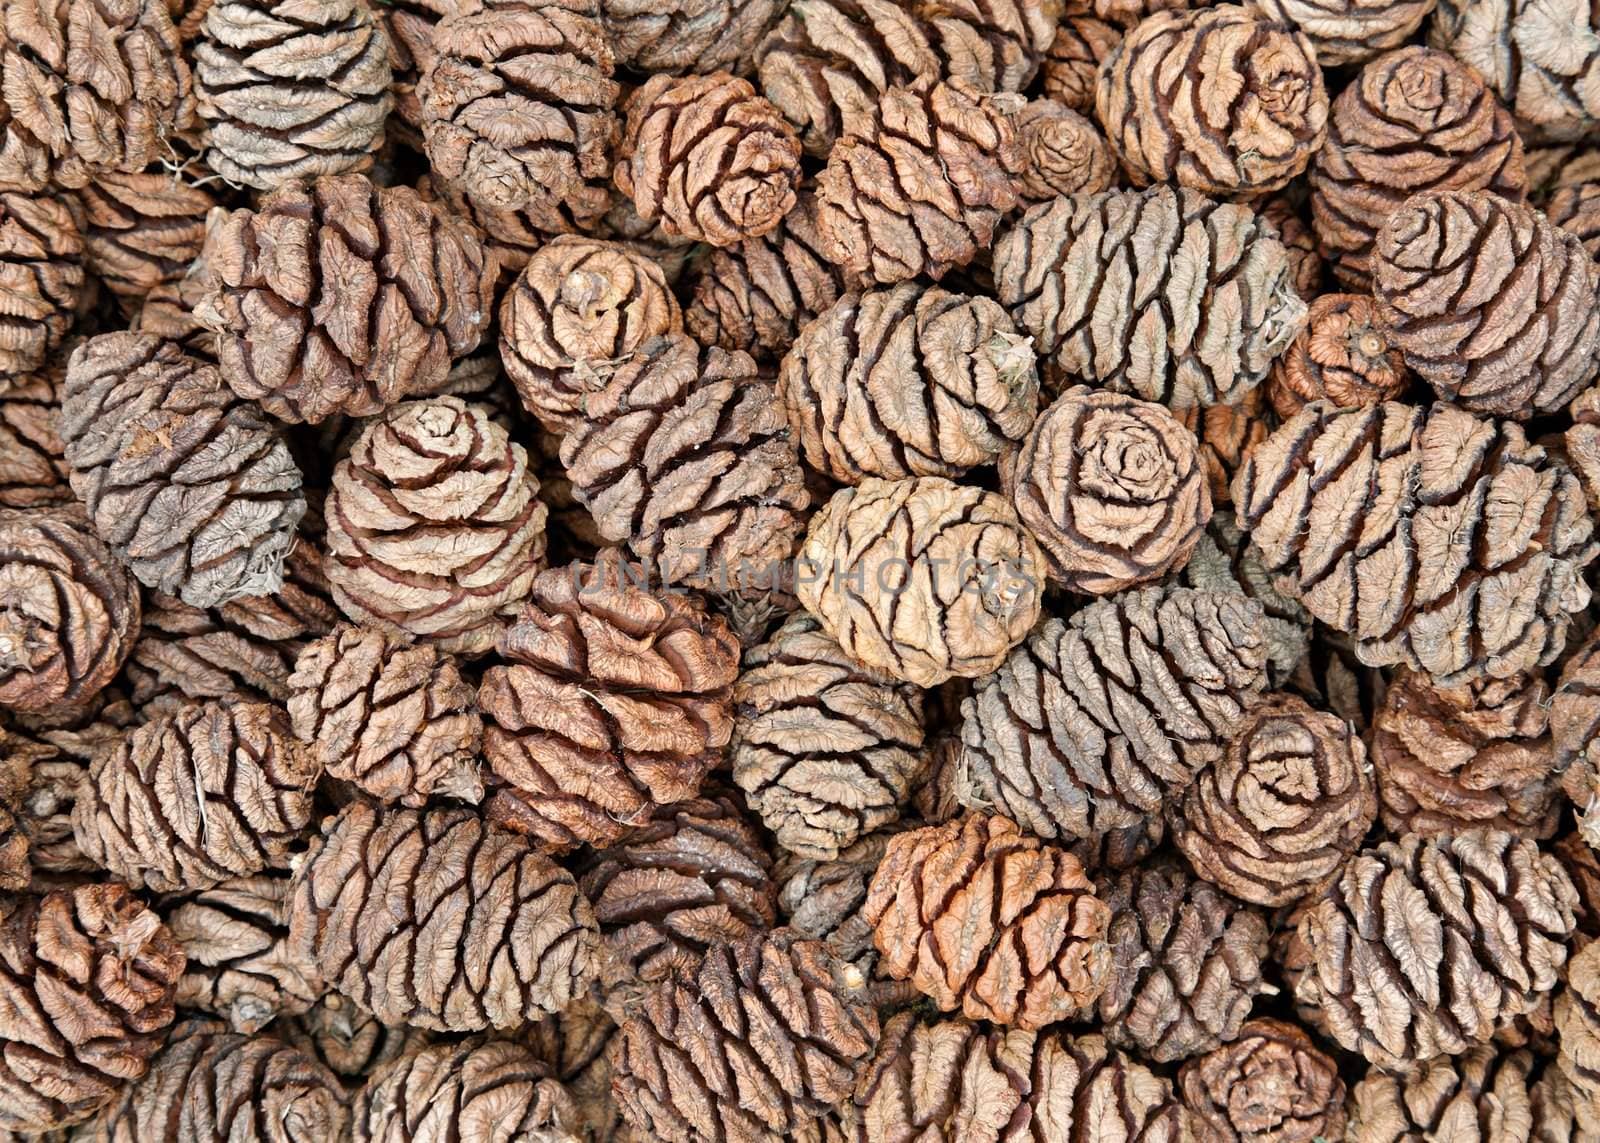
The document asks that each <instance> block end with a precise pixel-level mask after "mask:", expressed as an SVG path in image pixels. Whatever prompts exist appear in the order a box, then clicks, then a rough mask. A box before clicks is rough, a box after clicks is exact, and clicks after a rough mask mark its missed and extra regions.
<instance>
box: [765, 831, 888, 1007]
mask: <svg viewBox="0 0 1600 1143" xmlns="http://www.w3.org/2000/svg"><path fill="white" fill-rule="evenodd" d="M908 824H909V823H902V822H896V823H894V824H893V825H890V826H886V827H884V828H883V829H880V830H878V831H877V832H876V833H869V834H867V835H866V836H865V837H863V838H861V839H860V840H859V841H857V842H856V843H855V844H854V845H851V846H849V847H848V848H846V849H843V850H840V852H839V856H838V857H836V858H834V859H832V860H830V861H814V860H810V859H799V858H795V857H790V856H785V857H782V858H780V859H779V862H778V865H777V867H776V868H775V869H774V870H773V874H774V876H775V877H776V878H778V879H779V880H780V881H781V886H780V888H779V890H778V909H779V911H780V912H781V914H782V916H783V919H784V923H785V924H786V925H787V926H788V927H789V928H790V929H793V930H794V932H795V933H796V934H798V935H799V936H802V937H804V938H806V939H807V940H814V941H823V942H824V943H826V944H827V946H828V947H829V948H830V949H832V950H833V952H835V953H837V954H838V955H839V956H840V957H841V958H843V959H844V960H847V961H849V962H850V963H851V964H854V965H855V966H856V967H857V968H859V969H860V970H861V972H862V974H863V975H865V976H867V977H871V976H873V975H875V967H876V965H877V963H878V950H877V948H876V947H875V945H874V943H873V936H874V934H873V928H872V925H871V924H869V923H868V921H867V919H866V917H864V916H862V911H861V910H862V906H863V905H865V904H866V903H867V890H868V888H869V887H870V886H871V883H872V875H873V873H875V872H876V871H877V868H878V865H879V863H880V862H882V860H883V855H884V852H885V850H887V849H888V847H889V839H890V838H892V837H894V836H895V835H896V834H898V833H900V832H901V831H902V829H904V828H906V827H907V825H908Z"/></svg>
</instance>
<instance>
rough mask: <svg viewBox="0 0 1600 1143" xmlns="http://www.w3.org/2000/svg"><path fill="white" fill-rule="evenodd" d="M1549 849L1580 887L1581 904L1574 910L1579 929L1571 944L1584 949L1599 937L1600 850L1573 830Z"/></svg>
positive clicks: (1579, 899) (1578, 887) (1574, 882)
mask: <svg viewBox="0 0 1600 1143" xmlns="http://www.w3.org/2000/svg"><path fill="white" fill-rule="evenodd" d="M1550 852H1551V853H1553V854H1555V855H1556V858H1557V859H1558V860H1559V861H1560V862H1561V867H1562V868H1563V869H1565V870H1566V871H1567V876H1568V877H1570V878H1572V884H1573V886H1574V887H1575V888H1576V889H1577V890H1578V903H1577V905H1576V906H1575V907H1574V909H1573V915H1574V916H1576V917H1577V919H1578V929H1577V932H1576V933H1575V934H1574V935H1573V940H1572V947H1573V949H1574V950H1577V949H1582V948H1584V947H1585V946H1586V945H1588V944H1589V943H1590V942H1592V941H1593V940H1594V939H1595V938H1596V937H1600V851H1596V850H1595V849H1593V848H1592V847H1590V845H1589V844H1588V842H1586V841H1585V840H1584V838H1583V834H1581V833H1580V832H1578V831H1577V830H1573V831H1571V832H1570V833H1568V834H1566V835H1564V836H1563V837H1560V838H1557V839H1556V841H1555V842H1554V843H1553V844H1551V846H1550Z"/></svg>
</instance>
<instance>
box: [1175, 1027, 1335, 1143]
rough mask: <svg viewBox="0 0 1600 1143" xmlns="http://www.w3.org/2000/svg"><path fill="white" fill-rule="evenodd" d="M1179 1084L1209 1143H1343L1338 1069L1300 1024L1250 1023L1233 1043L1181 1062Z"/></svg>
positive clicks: (1202, 1133)
mask: <svg viewBox="0 0 1600 1143" xmlns="http://www.w3.org/2000/svg"><path fill="white" fill-rule="evenodd" d="M1178 1084H1179V1090H1180V1091H1181V1092H1182V1093H1183V1102H1184V1105H1185V1106H1186V1107H1188V1109H1189V1110H1190V1111H1192V1112H1193V1113H1194V1115H1195V1118H1196V1119H1197V1120H1198V1123H1197V1129H1198V1133H1199V1134H1200V1135H1201V1137H1202V1138H1204V1139H1206V1140H1208V1141H1211V1143H1246V1141H1249V1143H1314V1141H1315V1140H1317V1139H1319V1138H1320V1139H1323V1140H1329V1139H1343V1138H1344V1127H1345V1110H1344V1102H1345V1087H1344V1080H1342V1079H1340V1078H1339V1066H1338V1064H1337V1063H1335V1062H1334V1060H1333V1059H1332V1057H1330V1056H1328V1055H1327V1054H1326V1053H1324V1052H1323V1051H1321V1049H1319V1048H1318V1047H1317V1046H1316V1044H1315V1043H1313V1042H1312V1039H1311V1037H1310V1036H1308V1035H1306V1032H1305V1029H1303V1028H1301V1027H1300V1026H1299V1025H1298V1024H1289V1023H1286V1022H1285V1021H1282V1020H1274V1019H1271V1018H1270V1017H1261V1018H1259V1019H1255V1020H1251V1021H1250V1022H1249V1023H1247V1024H1245V1025H1244V1026H1243V1027H1241V1028H1240V1029H1239V1035H1238V1037H1237V1038H1236V1039H1234V1040H1233V1041H1232V1042H1231V1043H1227V1044H1224V1045H1222V1046H1221V1047H1219V1048H1215V1049H1213V1050H1212V1051H1210V1052H1207V1053H1206V1054H1205V1055H1203V1056H1201V1057H1199V1058H1198V1059H1194V1060H1190V1061H1189V1062H1188V1063H1186V1064H1184V1065H1183V1068H1182V1070H1181V1071H1179V1072H1178Z"/></svg>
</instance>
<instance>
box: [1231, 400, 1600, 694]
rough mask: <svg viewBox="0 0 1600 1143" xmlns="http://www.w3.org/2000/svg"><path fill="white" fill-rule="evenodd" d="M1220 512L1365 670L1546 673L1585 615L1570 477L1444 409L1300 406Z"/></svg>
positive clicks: (1586, 555)
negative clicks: (1350, 645)
mask: <svg viewBox="0 0 1600 1143" xmlns="http://www.w3.org/2000/svg"><path fill="white" fill-rule="evenodd" d="M1233 502H1234V505H1235V508H1236V510H1237V512H1238V517H1239V522H1240V524H1241V525H1242V526H1243V527H1244V528H1245V530H1246V531H1248V532H1249V533H1250V539H1251V543H1252V546H1253V547H1254V548H1255V550H1256V552H1257V553H1258V554H1259V555H1260V557H1261V560H1262V563H1263V564H1265V565H1266V567H1267V570H1268V571H1270V572H1272V573H1273V574H1274V575H1275V576H1277V577H1278V582H1279V585H1280V587H1283V588H1284V589H1285V590H1287V591H1288V592H1289V593H1290V594H1292V595H1297V596H1298V597H1299V598H1300V601H1301V602H1302V603H1304V604H1305V606H1306V610H1308V611H1310V612H1311V614H1312V615H1313V616H1315V617H1316V618H1317V619H1319V620H1321V621H1322V622H1323V623H1326V624H1327V625H1328V626H1330V627H1332V628H1333V629H1334V630H1336V631H1341V632H1344V633H1346V634H1349V635H1351V636H1352V637H1353V638H1354V639H1355V641H1356V653H1357V655H1358V656H1359V658H1360V660H1361V662H1363V663H1365V664H1367V665H1369V666H1386V665H1389V664H1394V663H1405V664H1407V665H1409V666H1411V667H1413V668H1416V669H1419V670H1423V671H1427V672H1429V673H1431V674H1432V675H1433V676H1434V680H1435V681H1436V682H1437V683H1439V684H1440V685H1442V686H1454V685H1456V684H1458V683H1461V682H1469V681H1472V680H1473V679H1476V678H1481V677H1483V676H1484V675H1490V676H1493V677H1495V678H1509V677H1511V676H1512V675H1514V674H1516V673H1517V672H1519V671H1525V670H1531V669H1532V668H1534V667H1536V666H1540V665H1543V664H1547V663H1549V662H1550V661H1551V660H1553V659H1554V658H1555V657H1556V655H1557V654H1559V653H1560V651H1561V648H1562V645H1563V644H1564V643H1565V641H1566V636H1567V628H1568V624H1569V622H1570V619H1569V616H1570V615H1571V614H1572V613H1573V612H1576V611H1579V610H1581V609H1582V608H1583V607H1585V606H1586V605H1587V604H1588V601H1589V589H1588V588H1587V587H1586V586H1585V585H1584V583H1583V578H1582V574H1583V569H1584V567H1585V566H1587V565H1588V563H1589V562H1590V560H1591V559H1593V557H1594V554H1595V552H1596V545H1595V543H1594V539H1593V529H1592V525H1591V523H1590V520H1589V516H1588V512H1587V511H1586V509H1585V507H1584V503H1583V490H1582V488H1581V487H1580V486H1579V484H1578V480H1577V477H1575V476H1573V475H1572V473H1571V472H1569V471H1568V470H1567V468H1566V466H1565V465H1564V464H1562V463H1561V462H1560V461H1558V460H1556V459H1554V458H1552V457H1550V456H1549V455H1548V454H1546V452H1545V451H1544V449H1542V448H1540V447H1538V446H1535V445H1530V444H1529V443H1528V441H1527V438H1526V436H1525V435H1524V434H1523V431H1522V429H1521V428H1519V427H1518V426H1517V425H1514V424H1506V423H1499V422H1494V421H1489V420H1483V419H1479V418H1477V417H1474V416H1473V415H1472V414H1470V413H1468V412H1466V411H1464V410H1462V409H1458V408H1456V407H1454V406H1452V405H1443V404H1439V405H1434V406H1433V407H1432V408H1431V409H1420V408H1414V407H1412V406H1410V405H1400V404H1395V403H1393V402H1386V403H1384V404H1382V405H1374V406H1371V407H1368V408H1363V409H1353V410H1346V411H1335V410H1331V409H1329V408H1327V407H1326V406H1323V405H1321V404H1311V405H1307V406H1306V407H1305V408H1304V409H1302V410H1301V411H1300V412H1299V413H1297V414H1295V416H1293V417H1292V418H1290V419H1289V420H1288V421H1287V422H1285V423H1284V425H1283V427H1282V428H1280V429H1278V430H1277V431H1276V432H1275V433H1273V434H1272V436H1271V437H1269V438H1268V439H1267V441H1266V443H1265V444H1263V445H1261V446H1260V447H1259V448H1257V449H1256V450H1255V452H1254V453H1252V454H1251V456H1250V457H1249V458H1248V459H1247V460H1246V461H1245V464H1244V467H1243V468H1241V469H1240V470H1239V475H1238V476H1237V477H1236V478H1235V479H1234V482H1233Z"/></svg>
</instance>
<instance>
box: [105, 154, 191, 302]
mask: <svg viewBox="0 0 1600 1143" xmlns="http://www.w3.org/2000/svg"><path fill="white" fill-rule="evenodd" d="M78 202H79V203H80V204H81V205H82V207H83V216H84V227H83V244H84V255H85V257H84V263H85V265H87V266H88V268H89V271H90V273H92V274H94V276H95V277H97V278H99V279H100V281H102V282H103V283H105V286H106V288H107V289H109V290H110V291H111V292H112V293H113V294H115V295H117V297H118V298H119V299H121V300H122V302H123V304H124V305H126V306H129V307H134V306H138V305H139V304H140V303H142V302H143V301H144V297H145V295H146V294H148V293H149V292H150V291H151V290H153V289H155V288H156V287H157V286H162V285H168V284H170V283H173V282H178V281H181V280H182V278H183V276H184V274H186V273H187V272H188V270H189V267H190V266H191V265H192V264H193V262H194V260H195V259H196V258H198V257H199V256H200V248H201V247H202V246H204V245H205V240H206V217H207V215H209V214H210V212H211V210H212V208H213V207H215V206H216V205H217V200H216V199H215V198H213V197H212V195H211V193H210V192H209V191H207V190H205V189H204V188H202V187H200V186H197V185H195V184H194V183H191V182H185V181H184V180H183V179H182V178H180V177H179V176H177V175H175V174H167V173H165V172H161V171H148V172H135V173H133V174H118V173H114V172H107V173H105V174H101V175H97V176H96V177H95V179H94V181H93V182H91V183H89V184H88V185H87V186H85V187H84V188H83V189H82V190H80V191H79V192H78Z"/></svg>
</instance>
